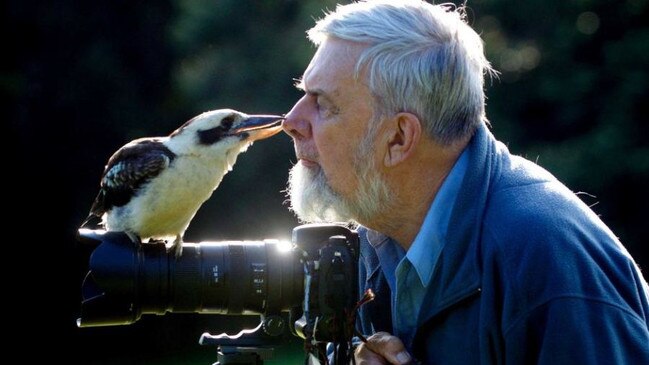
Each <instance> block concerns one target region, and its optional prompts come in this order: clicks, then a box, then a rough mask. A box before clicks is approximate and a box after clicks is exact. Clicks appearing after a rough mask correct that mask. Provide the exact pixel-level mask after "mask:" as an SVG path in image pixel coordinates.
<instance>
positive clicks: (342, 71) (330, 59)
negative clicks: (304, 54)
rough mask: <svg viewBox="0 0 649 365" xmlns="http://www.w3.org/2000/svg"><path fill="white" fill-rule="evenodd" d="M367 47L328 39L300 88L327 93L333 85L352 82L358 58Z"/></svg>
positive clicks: (307, 70) (320, 48)
mask: <svg viewBox="0 0 649 365" xmlns="http://www.w3.org/2000/svg"><path fill="white" fill-rule="evenodd" d="M364 48H365V45H363V44H360V43H355V42H350V41H345V40H341V39H338V38H333V37H328V38H327V39H326V40H325V41H324V42H323V43H322V44H321V45H320V46H319V47H318V50H317V51H316V53H315V55H314V56H313V59H311V62H310V63H309V66H308V67H307V69H306V71H304V75H303V76H302V80H301V82H300V83H299V85H298V87H301V88H303V89H305V90H306V91H312V90H315V89H320V91H323V92H327V91H330V90H327V89H328V88H329V87H330V86H331V84H333V83H338V82H341V81H347V82H352V81H353V80H354V79H355V70H356V64H357V62H358V58H359V57H360V54H361V52H362V50H363V49H364Z"/></svg>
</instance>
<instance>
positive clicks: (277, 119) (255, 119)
mask: <svg viewBox="0 0 649 365" xmlns="http://www.w3.org/2000/svg"><path fill="white" fill-rule="evenodd" d="M282 120H284V117H282V116H279V115H251V116H249V117H248V118H247V119H244V120H243V121H241V123H239V124H238V125H237V126H235V127H233V128H232V129H231V130H230V133H233V134H242V133H248V134H249V137H248V138H247V139H248V140H250V141H256V140H260V139H264V138H268V137H271V136H273V135H275V134H277V133H279V132H280V131H281V130H282V125H281V122H282Z"/></svg>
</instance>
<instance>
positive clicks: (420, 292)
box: [283, 0, 649, 364]
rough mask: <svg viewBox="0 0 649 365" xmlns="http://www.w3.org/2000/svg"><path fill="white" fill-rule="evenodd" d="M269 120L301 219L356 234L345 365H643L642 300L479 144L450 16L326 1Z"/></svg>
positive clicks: (607, 238) (487, 138) (515, 160)
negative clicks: (367, 294) (302, 62)
mask: <svg viewBox="0 0 649 365" xmlns="http://www.w3.org/2000/svg"><path fill="white" fill-rule="evenodd" d="M309 38H310V39H311V41H313V42H314V43H315V44H316V45H318V49H317V52H316V53H315V55H314V57H313V59H312V61H311V63H310V64H309V66H308V67H307V69H306V71H305V72H304V75H303V78H302V80H301V82H300V83H299V85H298V86H299V87H300V88H301V89H302V90H304V96H303V97H302V98H301V99H300V100H299V101H298V102H297V103H296V104H295V106H294V107H293V109H292V110H291V111H290V113H288V115H286V120H285V122H284V124H283V126H284V130H285V131H286V132H287V133H288V134H289V135H290V136H291V137H292V138H293V140H294V143H295V151H296V155H297V157H298V159H299V162H298V163H297V164H296V165H295V167H294V168H293V170H292V171H291V176H290V181H289V191H290V199H291V207H292V209H293V210H294V211H295V212H296V214H297V215H298V216H299V217H300V218H301V219H302V220H304V221H350V222H355V223H357V224H359V233H360V235H361V260H360V264H359V274H360V275H359V277H360V289H361V291H364V290H365V289H366V288H372V289H373V290H374V291H375V293H376V294H377V298H376V300H375V301H373V302H370V303H368V304H366V305H365V306H363V307H362V308H361V311H360V317H359V326H360V329H361V332H363V333H364V334H365V335H367V336H368V339H367V342H365V343H362V344H361V345H360V346H358V347H357V349H356V353H355V355H356V359H357V361H358V363H359V364H406V363H410V362H413V361H420V362H422V363H425V364H477V363H481V364H530V363H542V364H586V363H589V364H590V363H607V364H631V363H633V364H641V363H642V364H649V330H648V324H649V303H648V302H649V294H648V293H649V289H648V287H647V284H646V281H645V280H644V279H643V277H642V275H641V274H640V271H639V269H638V267H637V266H636V265H635V263H634V261H633V259H632V258H631V257H630V256H629V254H628V253H627V251H626V250H625V248H624V247H623V246H622V244H620V242H619V241H618V240H617V239H616V237H615V236H614V234H613V233H612V232H611V231H610V230H609V229H608V228H607V227H606V225H605V224H604V223H603V222H602V221H601V220H600V219H599V218H598V217H597V215H596V214H594V213H593V212H592V211H591V210H590V209H589V208H588V207H587V206H586V205H585V204H583V203H582V202H581V201H580V200H579V199H578V198H577V197H576V196H575V195H574V194H573V193H572V192H571V191H570V190H568V189H567V188H566V187H565V186H564V185H562V184H561V183H560V182H559V181H557V180H556V179H555V178H554V177H553V176H552V175H551V174H550V173H548V172H547V171H545V170H543V169H542V168H541V167H539V166H537V165H535V164H534V163H532V162H530V161H527V160H525V159H523V158H521V157H517V156H513V155H511V154H510V153H509V151H508V150H507V148H506V147H505V146H504V145H503V144H502V143H500V142H498V141H496V139H495V138H494V136H493V135H492V134H491V133H490V132H489V129H488V126H487V122H486V117H485V106H484V105H485V103H484V99H485V97H484V93H483V85H484V75H485V74H487V73H490V72H492V70H491V67H490V65H489V63H488V61H487V60H486V59H485V57H484V52H483V47H482V42H481V39H480V37H479V36H478V35H477V34H476V32H475V31H473V30H472V29H471V28H470V27H469V26H468V25H467V24H466V23H465V22H464V21H463V16H462V9H454V8H452V7H449V6H445V5H437V6H435V5H431V4H428V3H425V2H423V1H417V0H410V1H406V0H402V1H368V2H360V3H353V4H350V5H346V6H339V7H338V8H337V9H336V11H335V12H333V13H330V14H328V15H327V16H326V17H325V18H324V19H322V20H320V21H319V22H318V23H317V24H316V26H315V27H314V28H313V29H311V30H310V31H309Z"/></svg>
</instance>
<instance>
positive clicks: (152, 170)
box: [86, 138, 176, 221]
mask: <svg viewBox="0 0 649 365" xmlns="http://www.w3.org/2000/svg"><path fill="white" fill-rule="evenodd" d="M175 157H176V155H175V154H174V153H173V152H171V151H170V150H169V149H168V148H167V147H166V146H165V145H164V144H163V143H162V141H161V140H160V139H157V138H143V139H139V140H135V141H133V142H131V143H129V144H127V145H125V146H124V147H122V148H120V149H119V150H118V151H117V152H115V154H113V156H111V158H110V159H109V160H108V164H107V165H106V169H105V170H104V174H103V176H102V179H101V189H100V190H99V193H98V194H97V197H96V198H95V202H94V203H93V204H92V208H90V215H91V216H93V215H94V216H97V217H101V216H102V215H103V214H104V213H106V212H107V211H109V210H110V209H111V208H112V207H120V206H123V205H125V204H127V203H128V202H129V201H130V200H131V198H133V197H134V196H136V195H137V193H138V190H139V189H140V187H142V186H143V185H144V184H146V183H147V182H149V181H150V180H151V179H152V178H154V177H156V176H158V174H160V172H162V171H163V170H164V169H165V168H167V166H169V164H170V163H172V161H173V159H174V158H175ZM86 221H88V220H86Z"/></svg>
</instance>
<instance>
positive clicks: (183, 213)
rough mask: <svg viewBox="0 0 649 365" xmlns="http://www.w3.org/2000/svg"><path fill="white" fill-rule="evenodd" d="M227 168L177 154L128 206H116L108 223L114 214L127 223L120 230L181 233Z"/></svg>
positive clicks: (142, 233)
mask: <svg viewBox="0 0 649 365" xmlns="http://www.w3.org/2000/svg"><path fill="white" fill-rule="evenodd" d="M219 164H220V165H221V166H217V165H219ZM226 172H227V167H226V166H225V163H224V162H221V161H206V160H205V158H204V157H200V156H191V155H190V156H178V157H177V158H176V159H175V160H174V161H173V163H172V164H171V165H170V166H169V167H168V168H167V169H165V170H164V171H163V172H161V173H160V175H158V176H157V177H156V178H154V179H153V180H152V181H150V182H149V183H148V186H146V188H145V189H142V190H141V193H140V194H139V195H137V196H136V197H134V198H133V199H132V200H131V201H130V202H129V203H128V204H127V205H126V206H124V207H122V208H120V209H114V212H112V214H109V216H108V221H107V226H108V228H109V229H110V228H111V227H110V226H111V215H112V216H113V218H114V219H113V221H115V223H116V221H118V220H119V221H120V224H121V225H128V227H122V229H120V230H129V231H132V232H135V233H136V234H138V235H139V236H140V237H141V238H143V239H145V238H151V237H153V238H161V239H162V238H169V237H174V236H176V235H182V234H183V233H184V231H185V230H186V229H187V226H188V225H189V222H190V221H191V219H192V218H193V217H194V215H195V214H196V211H197V210H198V209H199V208H200V206H201V205H202V204H203V203H204V202H205V201H206V200H207V199H208V198H209V197H210V196H211V195H212V192H213V191H214V189H216V187H217V186H218V185H219V183H220V182H221V180H222V179H223V176H224V175H225V173H226Z"/></svg>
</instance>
